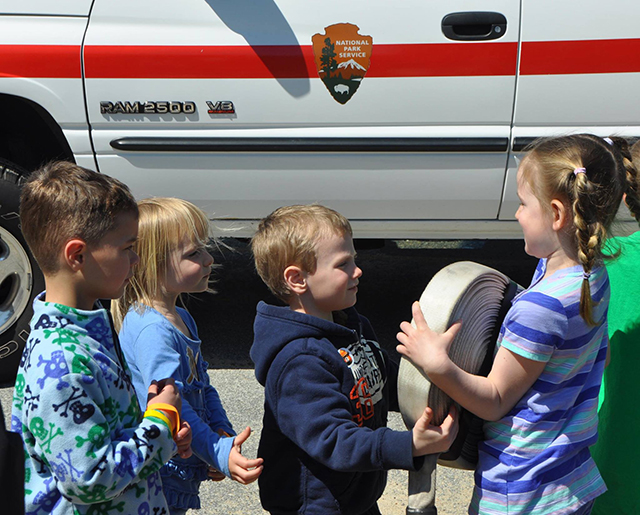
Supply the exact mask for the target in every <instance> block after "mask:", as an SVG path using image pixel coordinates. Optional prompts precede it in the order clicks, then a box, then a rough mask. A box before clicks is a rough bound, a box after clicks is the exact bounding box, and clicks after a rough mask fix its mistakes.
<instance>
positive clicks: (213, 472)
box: [207, 466, 227, 481]
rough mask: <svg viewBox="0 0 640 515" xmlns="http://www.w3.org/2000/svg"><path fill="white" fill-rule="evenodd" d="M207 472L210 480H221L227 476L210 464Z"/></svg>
mask: <svg viewBox="0 0 640 515" xmlns="http://www.w3.org/2000/svg"><path fill="white" fill-rule="evenodd" d="M207 474H208V476H209V479H211V481H222V480H223V479H224V478H225V477H227V476H225V475H224V474H223V473H222V472H220V471H219V470H218V469H216V468H214V467H211V466H210V467H209V470H208V471H207Z"/></svg>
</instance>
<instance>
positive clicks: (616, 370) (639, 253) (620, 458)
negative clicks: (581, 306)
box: [591, 231, 640, 515]
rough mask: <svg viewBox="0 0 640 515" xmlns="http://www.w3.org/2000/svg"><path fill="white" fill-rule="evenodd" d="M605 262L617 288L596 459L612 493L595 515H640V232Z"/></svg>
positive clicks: (618, 244) (618, 241) (613, 245)
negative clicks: (639, 366) (615, 256)
mask: <svg viewBox="0 0 640 515" xmlns="http://www.w3.org/2000/svg"><path fill="white" fill-rule="evenodd" d="M607 247H608V250H609V252H610V253H615V252H616V251H618V250H620V255H619V256H618V257H617V258H612V259H610V260H606V261H605V265H606V267H607V272H608V273H609V280H610V282H611V300H610V303H609V315H608V318H609V340H610V341H609V345H610V349H611V361H610V363H609V366H608V367H607V368H606V369H605V371H604V377H603V380H602V387H601V389H600V406H599V411H598V419H599V425H598V434H599V436H598V442H597V443H596V444H595V445H594V446H593V447H591V454H592V456H593V459H594V460H595V462H596V464H597V465H598V469H599V470H600V473H601V475H602V477H603V479H604V481H605V483H606V485H607V488H608V491H607V492H606V493H605V494H604V495H601V496H600V497H598V499H596V503H595V506H594V508H593V512H592V515H609V514H610V515H614V514H615V515H627V514H628V515H632V514H633V515H637V514H639V513H640V463H639V460H640V439H639V437H640V433H639V431H640V429H639V428H640V410H639V409H638V406H640V375H639V374H640V371H639V370H638V363H640V231H639V232H636V233H634V234H632V235H631V236H628V237H623V238H612V239H611V240H610V241H609V242H608V244H607Z"/></svg>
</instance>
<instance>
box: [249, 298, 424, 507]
mask: <svg viewBox="0 0 640 515" xmlns="http://www.w3.org/2000/svg"><path fill="white" fill-rule="evenodd" d="M340 315H344V318H345V320H344V325H340V324H338V323H333V322H329V321H326V320H323V319H321V318H317V317H314V316H310V315H306V314H304V313H298V312H295V311H293V310H291V309H289V308H288V307H276V306H270V305H267V304H265V303H264V302H260V303H259V304H258V309H257V315H256V320H255V324H254V334H255V336H254V341H253V346H252V347H251V359H252V360H253V362H254V363H255V373H256V378H257V379H258V381H259V382H260V384H262V385H263V386H264V387H265V403H264V410H265V413H264V419H263V427H262V435H261V437H260V447H259V449H258V456H260V457H262V458H264V470H263V472H262V475H261V476H260V479H259V486H260V499H261V501H262V506H263V507H264V508H265V509H266V510H268V511H269V512H271V513H272V514H277V515H281V514H282V515H284V514H293V513H304V514H319V515H331V514H349V515H358V514H361V513H364V512H366V511H367V510H368V509H369V508H371V507H372V506H373V505H374V504H375V503H376V501H377V500H378V498H379V497H380V496H381V495H382V492H383V491H384V488H385V485H386V480H387V473H386V470H388V469H396V468H397V469H406V470H414V469H415V466H416V465H418V466H419V465H421V463H422V461H421V460H414V459H413V457H412V434H411V431H393V430H391V429H389V428H387V427H385V426H386V423H387V412H388V410H389V409H390V408H392V409H397V393H396V391H397V390H396V384H397V366H396V365H395V364H393V363H392V362H391V361H390V360H389V357H388V356H387V354H386V352H384V351H383V350H382V349H381V348H380V346H379V345H378V343H377V342H376V337H375V334H374V333H373V329H372V328H371V325H370V324H369V321H368V320H367V319H366V318H364V317H362V316H360V315H358V313H357V311H356V310H355V309H354V308H350V309H348V310H345V311H344V312H340V313H335V314H334V318H337V317H338V316H340Z"/></svg>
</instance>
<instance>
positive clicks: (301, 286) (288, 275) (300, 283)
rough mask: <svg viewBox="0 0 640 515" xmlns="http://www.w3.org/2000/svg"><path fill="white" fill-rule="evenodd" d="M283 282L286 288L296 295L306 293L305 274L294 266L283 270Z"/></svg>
mask: <svg viewBox="0 0 640 515" xmlns="http://www.w3.org/2000/svg"><path fill="white" fill-rule="evenodd" d="M283 277H284V282H285V284H286V285H287V288H288V289H289V290H290V291H291V292H292V293H295V294H297V295H301V294H302V293H304V292H305V291H307V274H306V273H305V272H304V271H303V270H302V269H301V268H300V267H299V266H296V265H289V266H288V267H287V268H285V269H284V273H283Z"/></svg>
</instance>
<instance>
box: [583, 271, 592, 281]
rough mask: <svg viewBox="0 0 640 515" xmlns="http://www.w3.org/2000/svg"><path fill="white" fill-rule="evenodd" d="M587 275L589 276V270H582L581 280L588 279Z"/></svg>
mask: <svg viewBox="0 0 640 515" xmlns="http://www.w3.org/2000/svg"><path fill="white" fill-rule="evenodd" d="M589 277H591V272H582V280H583V281H588V280H589Z"/></svg>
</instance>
